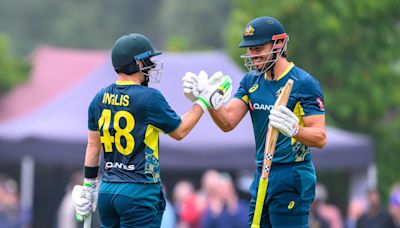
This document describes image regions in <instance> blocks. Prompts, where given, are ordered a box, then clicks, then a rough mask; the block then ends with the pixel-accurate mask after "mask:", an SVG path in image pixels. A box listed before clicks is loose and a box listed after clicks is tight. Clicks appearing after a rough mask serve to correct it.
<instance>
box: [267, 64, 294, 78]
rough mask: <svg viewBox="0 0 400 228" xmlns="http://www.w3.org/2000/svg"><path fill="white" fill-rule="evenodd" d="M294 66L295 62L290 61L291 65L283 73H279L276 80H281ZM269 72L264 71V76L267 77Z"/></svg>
mask: <svg viewBox="0 0 400 228" xmlns="http://www.w3.org/2000/svg"><path fill="white" fill-rule="evenodd" d="M293 67H294V63H293V62H290V65H289V67H288V68H287V69H286V70H285V71H284V72H283V73H282V74H281V75H279V77H278V78H277V79H276V81H278V80H280V79H281V78H283V77H285V75H287V73H289V71H290V70H291V69H292V68H293ZM266 74H267V72H265V73H264V78H267V75H266Z"/></svg>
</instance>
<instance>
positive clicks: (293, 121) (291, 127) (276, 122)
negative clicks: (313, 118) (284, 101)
mask: <svg viewBox="0 0 400 228" xmlns="http://www.w3.org/2000/svg"><path fill="white" fill-rule="evenodd" d="M269 124H270V125H271V126H272V127H275V128H277V129H278V130H279V131H280V132H281V133H282V134H284V135H286V136H287V137H294V136H295V135H296V134H297V132H298V131H299V119H298V118H297V116H296V115H295V114H294V113H293V112H292V111H290V109H288V108H287V107H285V106H283V105H280V106H279V107H278V108H277V109H272V110H271V113H270V114H269Z"/></svg>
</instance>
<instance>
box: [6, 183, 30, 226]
mask: <svg viewBox="0 0 400 228" xmlns="http://www.w3.org/2000/svg"><path fill="white" fill-rule="evenodd" d="M26 219H27V218H26V216H24V215H23V214H22V213H21V210H20V206H19V198H18V185H17V182H16V181H15V180H13V179H11V178H8V177H5V176H0V227H4V228H17V227H18V228H19V227H22V226H23V225H24V224H25V223H26V222H27V221H26Z"/></svg>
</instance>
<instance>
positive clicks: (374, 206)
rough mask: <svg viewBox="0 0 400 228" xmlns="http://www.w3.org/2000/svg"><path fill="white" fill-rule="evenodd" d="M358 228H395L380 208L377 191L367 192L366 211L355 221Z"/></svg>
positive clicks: (379, 198) (387, 215)
mask: <svg viewBox="0 0 400 228" xmlns="http://www.w3.org/2000/svg"><path fill="white" fill-rule="evenodd" d="M357 227H358V228H381V227H382V228H383V227H385V228H391V227H395V226H394V224H393V222H392V219H391V218H390V216H389V214H388V213H387V212H386V211H385V210H383V209H382V208H381V197H380V194H379V192H378V191H377V190H375V189H372V190H369V191H368V210H367V211H366V212H365V213H364V214H363V215H362V216H361V217H360V218H359V219H358V220H357Z"/></svg>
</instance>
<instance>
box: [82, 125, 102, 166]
mask: <svg viewBox="0 0 400 228" xmlns="http://www.w3.org/2000/svg"><path fill="white" fill-rule="evenodd" d="M101 150H102V148H101V139H100V132H98V131H89V132H88V143H87V146H86V154H85V166H87V167H96V166H99V165H100V153H101Z"/></svg>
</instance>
